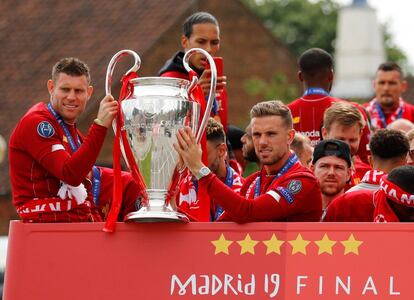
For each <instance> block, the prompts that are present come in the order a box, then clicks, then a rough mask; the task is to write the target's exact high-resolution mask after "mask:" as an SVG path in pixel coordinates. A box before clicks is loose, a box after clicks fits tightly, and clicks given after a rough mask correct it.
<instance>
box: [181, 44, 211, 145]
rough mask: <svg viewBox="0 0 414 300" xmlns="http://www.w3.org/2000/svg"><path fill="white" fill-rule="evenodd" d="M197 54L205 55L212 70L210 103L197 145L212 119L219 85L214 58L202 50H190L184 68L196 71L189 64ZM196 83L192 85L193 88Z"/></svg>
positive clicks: (184, 60)
mask: <svg viewBox="0 0 414 300" xmlns="http://www.w3.org/2000/svg"><path fill="white" fill-rule="evenodd" d="M196 52H200V53H201V54H203V55H204V56H205V57H206V58H207V60H208V62H209V64H210V69H211V84H210V92H209V94H208V101H207V106H206V111H205V112H204V116H203V119H202V121H201V124H200V127H199V128H198V131H197V135H196V141H197V143H199V142H200V140H201V136H202V134H203V132H204V129H205V128H206V126H207V122H208V118H209V117H210V113H211V109H212V107H213V102H214V98H215V97H216V85H217V68H216V64H215V63H214V60H213V58H212V57H211V55H210V54H209V53H208V52H207V51H205V50H203V49H200V48H192V49H190V50H188V51H187V52H186V53H185V55H184V58H183V64H184V68H185V69H186V70H187V72H189V71H194V70H193V69H192V68H191V67H190V65H189V64H188V62H189V60H190V56H191V55H193V54H194V53H196ZM194 83H195V82H192V83H191V86H193V84H194Z"/></svg>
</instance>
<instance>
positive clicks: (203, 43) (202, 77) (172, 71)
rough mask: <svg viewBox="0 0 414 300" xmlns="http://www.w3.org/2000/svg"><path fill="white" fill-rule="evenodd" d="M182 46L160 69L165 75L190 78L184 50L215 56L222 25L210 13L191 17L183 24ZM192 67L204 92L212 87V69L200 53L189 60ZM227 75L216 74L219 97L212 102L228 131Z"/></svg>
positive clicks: (216, 113) (215, 111)
mask: <svg viewBox="0 0 414 300" xmlns="http://www.w3.org/2000/svg"><path fill="white" fill-rule="evenodd" d="M181 46H182V47H183V50H184V51H179V52H177V53H175V54H174V56H173V57H172V58H171V59H169V60H168V61H167V62H166V63H165V64H164V66H163V67H162V68H161V70H160V71H159V75H160V76H162V77H174V78H183V79H189V74H188V72H187V71H186V69H185V68H184V65H183V57H184V53H185V52H187V51H188V50H190V49H191V48H201V49H203V50H205V51H207V52H208V53H209V54H210V55H211V56H213V57H214V56H215V55H216V54H217V52H218V51H219V49H220V28H219V24H218V22H217V20H216V18H215V17H214V16H213V15H211V14H209V13H207V12H197V13H194V14H193V15H191V16H189V17H188V18H187V19H186V20H185V22H184V25H183V33H182V35H181ZM189 63H190V66H191V67H192V68H193V69H194V71H195V72H196V73H197V74H198V78H199V82H198V83H199V84H200V85H201V87H202V89H203V92H204V95H206V96H207V95H208V93H209V90H210V81H211V80H210V78H211V71H210V68H208V61H207V59H206V57H205V56H204V55H203V54H201V53H195V54H193V55H192V56H191V57H190V59H189ZM225 87H226V76H223V75H221V76H218V77H217V94H218V95H217V97H216V100H215V103H214V105H213V115H214V116H217V118H219V119H220V123H222V124H223V126H224V128H225V131H227V93H226V90H225Z"/></svg>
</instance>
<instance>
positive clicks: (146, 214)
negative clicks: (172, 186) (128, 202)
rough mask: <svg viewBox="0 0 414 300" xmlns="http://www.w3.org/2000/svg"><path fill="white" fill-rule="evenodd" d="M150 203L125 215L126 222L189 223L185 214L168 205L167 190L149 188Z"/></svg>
mask: <svg viewBox="0 0 414 300" xmlns="http://www.w3.org/2000/svg"><path fill="white" fill-rule="evenodd" d="M147 194H148V198H149V201H148V205H146V206H143V207H141V208H140V209H139V210H138V211H134V212H131V213H129V214H128V215H126V216H125V220H124V221H125V222H182V223H188V222H189V219H188V217H187V216H186V215H185V214H182V213H179V212H177V211H175V210H173V209H172V208H171V207H170V206H169V205H168V206H167V205H166V202H165V197H166V195H167V190H164V189H147Z"/></svg>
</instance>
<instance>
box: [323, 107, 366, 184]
mask: <svg viewBox="0 0 414 300" xmlns="http://www.w3.org/2000/svg"><path fill="white" fill-rule="evenodd" d="M364 126H365V121H364V118H363V116H362V115H361V113H360V111H359V109H358V108H357V107H356V106H355V105H353V104H351V103H347V102H337V103H334V104H333V105H332V106H331V107H330V108H328V109H327V110H326V111H325V114H324V118H323V128H322V136H323V138H324V139H337V140H341V141H344V142H345V143H347V144H348V146H349V148H350V149H351V156H352V160H353V168H352V176H351V182H350V184H349V186H347V188H346V190H347V189H349V188H350V187H351V186H354V185H356V184H358V183H359V182H360V181H361V179H362V177H363V176H364V175H365V173H366V172H367V171H368V170H370V169H371V168H370V166H369V165H367V164H365V163H363V162H362V161H361V159H360V158H359V157H358V155H357V152H358V148H359V143H360V140H361V136H362V131H363V128H364Z"/></svg>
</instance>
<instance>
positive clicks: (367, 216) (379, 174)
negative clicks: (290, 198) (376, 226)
mask: <svg viewBox="0 0 414 300" xmlns="http://www.w3.org/2000/svg"><path fill="white" fill-rule="evenodd" d="M369 146H370V149H371V152H372V156H371V157H370V160H371V164H372V167H373V170H370V171H368V172H367V173H366V174H365V175H364V177H363V179H362V182H361V183H359V184H358V185H356V186H354V187H353V188H351V189H350V190H348V191H347V192H346V193H345V194H343V195H341V196H339V197H337V198H336V199H334V200H333V201H332V202H331V203H330V204H329V206H328V208H327V209H326V211H325V215H324V216H323V221H324V222H371V221H372V216H373V213H374V209H375V203H374V193H375V192H376V191H378V190H379V189H380V188H381V186H380V185H381V179H382V178H383V177H384V176H386V175H387V174H388V173H390V172H391V171H392V170H393V169H395V168H397V167H400V166H403V165H405V164H406V163H407V153H408V151H409V143H408V139H407V138H406V137H405V135H404V134H403V133H402V132H400V131H396V130H389V129H380V130H378V131H377V132H376V133H375V134H374V135H373V136H372V138H371V141H370V143H369Z"/></svg>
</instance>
